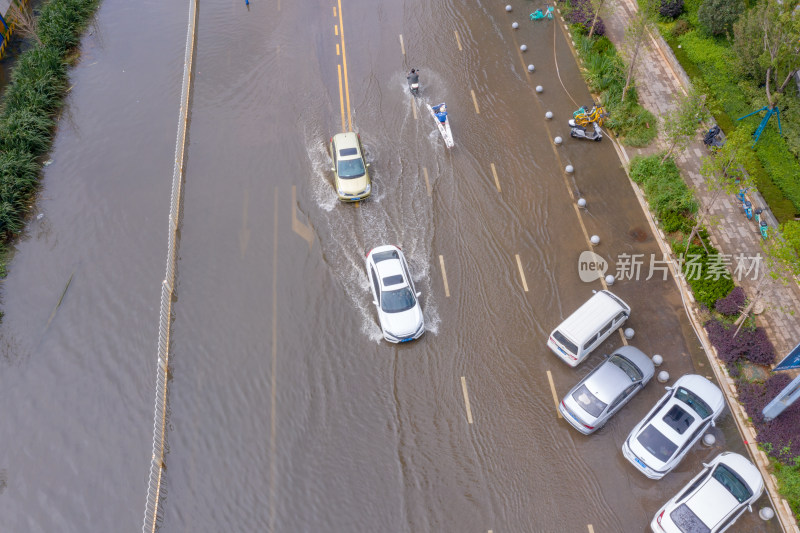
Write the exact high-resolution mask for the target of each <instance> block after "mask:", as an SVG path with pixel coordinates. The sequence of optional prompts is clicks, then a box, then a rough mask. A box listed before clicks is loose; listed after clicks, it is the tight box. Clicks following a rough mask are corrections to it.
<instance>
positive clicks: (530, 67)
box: [528, 65, 536, 72]
mask: <svg viewBox="0 0 800 533" xmlns="http://www.w3.org/2000/svg"><path fill="white" fill-rule="evenodd" d="M534 70H536V67H534V66H533V65H528V72H533V71H534Z"/></svg>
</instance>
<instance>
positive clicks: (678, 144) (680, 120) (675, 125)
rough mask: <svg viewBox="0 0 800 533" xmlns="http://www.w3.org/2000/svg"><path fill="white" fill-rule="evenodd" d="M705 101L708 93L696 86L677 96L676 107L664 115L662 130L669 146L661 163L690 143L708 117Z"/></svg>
mask: <svg viewBox="0 0 800 533" xmlns="http://www.w3.org/2000/svg"><path fill="white" fill-rule="evenodd" d="M705 102H706V95H704V94H702V93H701V92H699V91H698V90H697V89H695V88H694V86H690V87H689V90H688V91H686V94H683V93H681V94H678V95H677V96H676V97H675V103H676V106H675V109H673V110H672V111H670V112H668V113H667V114H666V116H665V117H664V125H663V128H662V131H663V132H664V140H665V141H666V143H667V147H668V148H667V151H666V153H665V154H664V157H663V158H662V159H661V164H664V162H665V161H666V160H667V159H668V158H669V157H670V156H671V155H672V154H673V152H675V150H683V149H684V148H686V147H687V146H688V145H689V140H690V139H691V138H692V137H694V134H695V133H696V132H697V126H698V124H700V123H701V122H702V121H704V120H706V118H708V111H707V110H706V108H705Z"/></svg>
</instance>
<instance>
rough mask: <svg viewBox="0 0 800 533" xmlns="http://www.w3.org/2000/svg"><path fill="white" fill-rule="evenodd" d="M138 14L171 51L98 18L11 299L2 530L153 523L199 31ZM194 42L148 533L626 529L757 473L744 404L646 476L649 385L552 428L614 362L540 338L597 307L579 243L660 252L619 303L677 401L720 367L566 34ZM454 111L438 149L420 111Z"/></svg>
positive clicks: (311, 33) (213, 18)
mask: <svg viewBox="0 0 800 533" xmlns="http://www.w3.org/2000/svg"><path fill="white" fill-rule="evenodd" d="M147 8H148V9H150V11H149V12H148V13H149V15H148V17H147V18H148V20H150V17H152V16H153V15H152V14H153V13H154V12H156V11H158V12H159V13H160V16H159V17H157V18H156V20H155V21H152V24H153V25H155V26H157V29H156V30H154V29H153V26H148V28H149V29H148V34H149V33H150V32H151V31H153V32H154V34H155V35H157V37H156V38H155V39H154V40H153V41H151V42H146V41H145V42H140V41H137V43H138V44H137V45H135V46H134V45H131V42H132V37H130V36H131V34H132V33H134V31H135V29H136V24H133V23H132V22H131V20H129V18H130V17H135V16H143V15H142V13H140V12H139V10H138V9H135V10H134V8H132V7H130V6H129V5H128V4H122V3H119V2H114V1H113V0H107V1H106V3H104V5H103V8H102V9H101V11H100V14H99V15H98V27H99V28H100V32H99V33H100V36H101V37H102V38H98V37H97V36H96V35H95V36H94V37H92V38H89V42H90V43H92V44H90V45H89V46H86V45H85V46H84V58H83V60H82V62H81V64H80V65H79V66H78V68H77V69H76V70H75V71H74V73H73V79H74V80H76V84H75V89H74V90H73V92H72V95H73V96H72V100H71V101H70V103H69V104H70V105H69V107H68V113H67V118H65V119H62V126H61V130H60V132H59V137H58V141H57V143H56V146H55V148H54V152H53V161H54V163H53V165H52V166H51V167H48V170H47V174H46V180H45V188H44V191H43V194H42V199H41V200H40V202H39V206H40V208H41V209H42V210H43V211H44V212H45V214H46V216H45V218H44V219H43V222H38V223H33V225H32V226H31V230H30V233H29V236H28V238H27V239H25V240H23V242H21V243H20V247H19V249H20V251H19V253H18V256H17V258H16V259H15V261H14V262H13V263H12V265H11V271H10V275H9V278H8V280H7V281H6V283H5V285H4V293H3V297H4V305H5V308H6V309H7V315H6V317H5V320H4V322H3V324H2V334H3V342H4V344H3V347H2V348H3V354H4V355H5V358H4V359H3V361H4V371H3V372H2V373H0V376H2V377H0V379H2V380H3V385H4V387H3V388H2V390H3V395H4V400H5V404H6V406H7V409H6V412H7V416H6V417H4V418H3V419H2V422H0V424H1V425H0V427H2V429H3V430H4V431H3V434H4V435H6V436H7V437H6V439H5V446H4V448H3V451H2V452H0V461H2V462H1V463H0V473H1V474H2V475H3V476H4V478H5V479H4V482H5V483H4V484H3V485H2V486H3V489H2V493H0V530H3V531H6V530H8V531H56V530H58V531H87V530H89V531H94V530H97V531H122V530H125V531H127V530H134V529H136V528H138V527H140V524H141V512H142V509H143V507H144V496H145V489H146V481H147V467H148V465H149V460H150V437H151V435H152V433H151V431H152V425H151V424H152V395H153V393H154V389H153V386H154V384H153V378H154V376H155V346H156V332H157V320H158V296H159V284H160V281H161V277H162V276H163V252H164V250H165V243H166V226H167V212H168V202H169V186H170V183H169V179H170V175H171V169H172V159H171V157H172V149H173V146H174V144H173V143H174V134H175V131H174V127H175V124H174V123H175V117H176V116H177V107H178V100H179V96H180V95H179V92H180V88H179V87H180V76H181V70H180V68H181V65H182V59H183V39H184V37H185V26H182V24H183V25H185V15H186V11H185V10H183V6H177V5H167V4H164V3H153V2H149V3H148V4H147ZM515 8H516V9H517V10H518V11H519V10H524V9H527V8H528V4H527V3H525V4H520V5H519V6H515ZM145 11H146V10H145ZM517 17H518V19H519V22H520V24H522V28H521V30H520V31H519V32H517V33H512V32H513V30H511V22H512V20H514V19H515V18H517ZM139 22H140V23H143V21H141V20H140V21H139ZM148 24H150V22H148ZM197 32H198V33H197V34H198V42H197V48H196V52H195V82H194V83H195V85H194V88H193V93H192V102H191V115H190V126H189V145H188V148H187V165H186V170H185V186H184V191H185V192H184V212H183V218H182V221H181V228H180V242H179V257H180V259H179V264H178V273H177V284H176V287H177V289H176V294H177V300H176V302H175V303H174V305H173V310H174V323H173V332H172V337H171V341H172V355H171V359H170V361H171V363H172V364H171V381H170V389H169V413H168V417H169V424H168V435H167V442H168V450H169V451H168V453H167V455H166V460H165V462H166V467H167V468H166V471H165V478H164V494H165V496H164V498H163V500H162V502H161V513H162V520H161V522H160V526H159V531H164V532H177V531H192V532H197V531H209V532H216V531H241V532H251V531H269V532H278V531H308V532H323V531H326V532H327V531H331V532H334V531H335V532H352V531H364V532H375V531H387V532H388V531H447V532H450V531H452V532H467V531H475V532H485V531H493V532H501V531H532V532H584V531H589V532H596V533H604V532H608V533H612V532H613V533H618V532H636V533H638V532H642V531H645V530H646V529H647V524H649V521H650V519H651V518H652V515H653V513H654V512H655V510H656V509H658V507H659V506H660V505H661V504H662V503H663V502H664V501H665V500H666V499H667V498H669V497H670V496H671V495H672V494H674V493H675V492H676V491H677V490H678V489H679V488H680V487H681V486H682V485H683V484H684V483H686V482H687V481H688V480H689V479H690V478H691V477H692V476H693V475H694V473H695V472H697V471H698V470H699V469H700V468H701V462H703V461H708V460H710V459H711V458H712V457H714V456H715V455H716V454H717V453H719V452H720V451H723V450H726V449H732V450H735V451H739V452H740V453H743V449H744V448H743V446H742V445H741V443H740V441H739V438H740V437H739V436H738V434H737V433H736V429H735V426H734V424H733V421H732V420H731V417H730V416H729V415H728V414H727V413H726V414H725V415H723V417H722V419H721V420H720V421H719V423H718V425H717V427H716V428H715V429H714V434H715V436H716V437H717V444H716V445H715V446H714V447H712V448H710V449H709V448H704V447H700V446H698V447H697V448H696V449H695V450H693V451H692V452H690V453H689V455H688V456H687V457H686V458H685V459H684V461H683V462H682V463H681V464H680V465H679V467H678V468H676V470H675V471H674V472H673V473H672V474H670V475H669V476H667V477H666V478H664V479H663V480H661V481H658V482H654V481H650V480H648V479H646V478H645V477H643V476H642V475H641V474H639V473H638V472H636V471H634V469H633V468H632V467H631V466H630V464H629V463H628V462H627V461H625V460H624V459H623V457H622V454H621V452H620V446H621V444H622V442H623V440H624V439H625V437H626V436H627V433H628V431H629V430H630V429H631V428H632V427H633V426H634V425H635V424H636V422H637V421H638V420H639V419H640V417H642V416H643V415H644V414H645V413H646V412H647V411H648V410H649V409H650V407H651V406H652V405H653V403H654V402H655V401H656V399H657V398H659V397H660V396H661V395H662V394H663V388H662V386H661V385H659V384H658V383H656V382H655V381H654V382H653V383H651V384H649V385H648V386H647V388H646V389H645V390H644V391H643V392H642V393H641V394H640V395H639V396H638V397H636V398H635V399H634V400H633V401H632V402H631V403H630V404H629V405H628V406H626V407H625V408H624V409H623V410H622V411H621V412H620V413H619V414H618V415H616V416H615V418H613V419H612V420H611V422H610V423H609V424H608V425H607V426H606V427H605V428H603V429H601V430H600V431H599V432H598V433H597V434H595V435H592V436H590V437H585V436H583V435H580V434H578V433H577V432H576V431H575V430H573V429H572V428H570V427H569V426H568V424H567V423H566V422H565V421H564V420H561V419H560V418H559V416H558V414H557V411H556V407H555V401H554V399H555V398H559V397H560V396H561V395H563V394H564V393H565V392H566V391H567V390H568V389H569V388H570V387H571V386H572V385H573V384H574V383H575V382H577V381H578V380H579V379H580V378H581V377H582V376H584V375H585V374H586V373H588V372H589V371H590V370H591V369H592V368H594V367H595V366H596V365H597V364H599V363H600V362H601V361H602V357H601V355H600V354H601V353H609V352H610V351H611V350H613V349H614V348H616V347H618V346H620V345H622V343H623V339H622V336H621V335H619V334H617V333H615V334H614V335H612V336H611V337H610V338H609V339H608V341H607V342H606V343H605V344H604V345H603V346H602V347H601V348H599V349H598V350H597V351H596V353H595V354H593V355H592V356H591V357H590V358H589V359H588V360H587V362H585V363H583V364H582V365H581V366H580V367H578V368H577V369H571V368H569V367H567V366H566V365H565V364H563V363H561V362H560V361H559V360H558V359H557V358H556V357H555V356H554V355H553V354H552V353H550V352H549V351H548V350H547V348H546V347H545V342H546V339H547V335H548V334H549V333H550V331H551V330H552V329H553V328H554V327H555V326H556V325H558V323H559V322H560V321H561V320H563V318H565V317H566V316H567V315H569V314H570V313H571V312H572V311H573V310H574V309H575V308H577V307H578V306H579V305H580V304H581V303H583V302H584V301H585V300H586V299H587V298H589V297H590V296H591V294H592V291H593V290H600V289H602V288H603V287H602V285H601V282H600V281H594V282H591V283H584V282H582V281H581V280H580V279H579V277H578V268H577V267H578V265H577V264H578V257H579V255H580V253H581V252H582V251H584V250H587V249H590V244H589V242H588V238H589V236H591V235H599V236H600V237H601V244H600V245H599V246H598V247H596V248H595V251H596V252H597V253H598V254H600V255H601V256H603V257H604V258H605V259H606V260H608V261H609V262H610V264H611V265H612V267H611V268H612V271H613V268H614V267H613V265H614V264H615V262H616V261H617V258H618V256H619V255H620V254H644V255H645V257H646V258H648V261H647V262H646V264H645V266H644V267H643V273H642V274H643V275H642V276H641V280H639V281H634V280H620V281H618V282H617V283H616V284H615V285H614V286H613V288H612V290H613V291H614V292H615V293H616V294H617V295H619V296H620V297H621V298H623V299H624V300H625V301H627V302H628V303H629V304H630V305H631V307H632V309H633V312H632V317H631V319H630V320H629V322H628V323H627V324H626V326H630V327H633V328H634V329H635V330H636V336H635V337H634V339H633V340H632V341H630V342H631V344H632V345H634V346H637V347H639V348H640V349H642V350H643V351H644V352H646V353H648V354H651V355H652V354H655V353H660V354H662V355H663V356H664V357H665V359H666V368H667V369H668V370H669V371H670V372H671V374H672V376H673V379H675V378H677V377H678V376H680V375H681V374H683V373H687V372H697V373H700V374H702V375H710V374H711V372H710V369H709V368H707V363H706V364H703V356H702V354H701V352H700V351H699V350H700V349H699V343H698V342H697V340H696V338H695V337H694V333H693V332H692V329H691V326H690V325H689V323H688V321H687V320H686V318H685V316H684V312H683V307H682V304H681V301H680V296H679V294H678V292H677V290H676V288H675V285H674V283H673V281H672V280H671V279H666V280H665V279H663V278H662V276H661V274H660V272H657V273H656V275H655V276H653V278H652V279H650V280H649V281H645V280H644V278H645V277H647V274H648V272H647V267H648V265H649V258H650V255H651V254H654V255H655V256H656V258H657V259H661V257H660V252H659V248H658V246H657V244H656V243H655V241H654V239H653V237H652V235H651V232H650V227H649V225H648V223H647V220H646V218H645V216H644V215H643V213H642V212H641V209H640V207H639V204H638V201H637V200H636V197H635V195H634V193H633V191H632V189H631V186H630V184H629V182H628V180H627V177H626V176H625V173H624V171H623V170H622V168H621V165H620V161H619V158H618V156H617V154H616V152H615V150H614V148H613V146H612V144H611V143H610V142H608V140H606V141H604V142H602V143H590V142H581V141H576V140H573V139H569V137H568V133H569V131H568V127H567V125H566V119H567V118H569V117H570V116H571V112H572V111H573V110H574V109H575V108H576V107H577V106H576V103H575V102H573V101H571V98H574V99H575V100H576V102H578V103H588V102H589V101H590V95H589V94H588V92H587V90H586V88H585V84H584V83H583V81H582V80H581V78H580V74H579V72H578V69H577V66H576V64H575V60H574V58H573V56H572V54H571V52H570V50H569V48H568V46H567V41H566V39H565V37H564V35H563V33H562V29H561V28H560V26H558V25H556V24H554V22H540V23H536V24H534V23H532V22H530V21H528V20H527V14H526V13H523V12H520V13H516V16H515V17H511V16H510V15H509V14H507V13H505V12H504V10H503V6H502V5H500V4H497V5H495V4H493V3H489V2H465V1H463V0H442V1H439V2H436V3H434V4H431V3H426V2H422V1H421V0H409V1H406V2H399V3H398V2H389V1H385V0H380V1H377V2H376V1H374V0H352V1H351V0H346V1H344V0H342V1H340V0H336V1H330V0H327V1H325V2H316V1H315V2H286V1H282V0H276V1H275V2H262V1H258V0H253V1H252V2H251V3H250V7H249V10H248V9H247V8H246V7H245V6H244V5H243V3H241V4H240V3H239V2H230V3H228V4H227V5H224V6H221V5H206V4H201V5H200V9H199V16H198V27H197ZM127 39H131V40H127ZM121 42H125V44H124V45H122V44H120V43H121ZM521 44H526V45H527V46H528V52H526V53H525V55H524V56H523V55H522V54H520V53H519V52H518V51H517V50H518V49H519V46H520V45H521ZM95 55H96V57H94V56H95ZM93 61H95V62H96V63H92V62H93ZM528 63H535V64H536V71H535V73H534V74H532V75H531V74H528V73H527V71H526V65H527V64H528ZM411 67H417V68H420V69H421V81H422V88H421V92H420V96H419V97H418V98H413V97H411V96H410V95H409V93H408V90H407V86H406V80H405V74H406V72H407V71H408V70H409V69H410V68H411ZM92 69H98V70H97V71H100V72H102V75H103V79H104V80H105V81H104V82H103V83H101V82H100V80H99V79H97V78H96V77H94V76H93V72H96V71H93V70H92ZM100 69H102V70H100ZM123 69H128V70H127V71H126V72H125V73H124V74H120V73H118V72H117V71H118V70H123ZM130 69H133V72H134V74H133V75H131V76H126V75H127V74H130V72H131V70H130ZM146 71H149V73H147V74H146V73H145V72H146ZM559 75H560V78H561V80H562V81H563V84H564V86H565V87H566V88H567V89H568V91H569V94H567V93H566V92H565V90H564V89H563V88H562V86H561V84H560V83H559V79H558V76H559ZM104 84H105V85H104ZM109 85H113V87H111V88H112V89H113V90H109ZM536 85H542V86H543V87H544V92H543V93H541V94H537V93H536V92H535V90H534V87H535V86H536ZM441 101H446V102H447V104H448V110H449V112H450V115H449V116H450V122H451V125H452V129H453V135H454V137H455V143H456V146H455V147H454V148H453V149H451V150H447V149H446V148H445V147H444V144H443V141H442V139H441V137H440V135H439V133H438V130H437V129H436V126H435V124H434V123H433V119H432V118H431V117H430V115H429V114H428V111H427V108H426V107H425V104H436V103H439V102H441ZM547 110H550V111H552V112H553V113H554V115H555V118H554V120H552V121H547V120H546V119H545V118H544V114H545V111H547ZM348 130H354V131H357V132H358V133H359V134H360V136H361V139H362V141H363V143H364V146H365V149H366V152H367V156H368V160H369V162H370V163H371V166H370V174H371V176H372V178H373V185H374V192H373V195H372V197H371V198H369V199H368V200H367V201H364V202H361V203H359V204H352V205H345V204H341V203H339V202H338V200H337V199H336V193H335V191H334V190H333V188H332V173H331V172H330V166H331V161H330V157H329V155H328V140H329V139H330V137H331V136H332V135H333V134H335V133H337V132H339V131H348ZM556 135H559V136H562V137H564V139H565V141H564V144H563V145H561V146H558V147H556V146H554V145H553V143H552V139H553V137H554V136H556ZM568 164H569V165H573V166H574V167H575V172H574V174H567V173H565V172H564V168H565V166H566V165H568ZM578 197H583V198H586V199H587V201H588V208H587V209H586V210H578V209H577V208H575V200H576V199H577V198H578ZM385 243H392V244H396V245H399V246H400V247H402V249H403V251H404V252H405V254H406V256H407V258H408V260H409V263H410V268H411V271H412V274H413V276H414V279H415V283H416V284H417V289H418V290H420V291H422V293H423V296H422V299H421V300H422V306H423V309H424V313H425V320H426V325H427V331H426V334H425V335H424V336H423V337H422V338H421V339H419V340H418V341H415V342H412V343H408V344H402V345H392V344H389V343H387V342H385V341H383V340H382V339H381V332H380V328H379V326H378V324H377V321H376V314H375V311H374V309H373V306H372V303H371V295H370V292H369V287H368V284H367V278H366V274H365V272H364V255H365V253H366V252H367V251H368V250H369V249H371V248H372V247H374V246H377V245H380V244H385ZM70 257H71V258H72V259H69V258H70ZM73 272H74V276H73V278H72V282H71V284H70V287H69V289H68V292H67V293H66V294H65V296H64V299H63V303H62V305H61V307H60V308H59V309H58V310H57V312H56V313H55V314H53V315H52V317H51V313H52V310H53V307H54V306H55V304H56V302H57V301H58V297H59V295H60V294H61V292H62V289H63V286H64V284H65V283H66V282H67V280H68V279H69V278H70V276H71V275H72V274H73ZM693 361H697V363H696V365H697V366H695V365H694V364H693ZM759 503H760V504H761V503H762V502H759ZM759 507H760V505H759ZM737 528H738V529H737V530H741V531H777V529H776V524H775V522H774V521H773V522H772V523H770V524H764V523H762V522H761V521H760V520H758V518H757V516H755V515H748V516H745V517H743V518H742V519H741V520H740V522H739V523H738V524H737Z"/></svg>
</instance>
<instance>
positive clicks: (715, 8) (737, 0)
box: [697, 0, 745, 35]
mask: <svg viewBox="0 0 800 533" xmlns="http://www.w3.org/2000/svg"><path fill="white" fill-rule="evenodd" d="M744 9H745V6H744V2H742V1H741V0H705V2H703V4H702V5H701V6H700V8H699V9H698V10H697V18H698V20H699V21H700V24H701V25H702V26H703V27H704V28H705V29H706V30H707V31H708V32H709V33H711V34H713V35H724V34H730V33H731V32H732V31H733V23H734V22H736V21H737V20H738V19H739V16H740V15H741V14H742V13H743V12H744Z"/></svg>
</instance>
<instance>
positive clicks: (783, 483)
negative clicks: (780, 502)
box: [772, 458, 800, 520]
mask: <svg viewBox="0 0 800 533" xmlns="http://www.w3.org/2000/svg"><path fill="white" fill-rule="evenodd" d="M772 467H773V468H774V470H775V477H776V478H777V479H778V490H780V493H781V495H782V496H783V497H784V498H786V500H787V501H788V502H789V505H790V506H791V508H792V512H793V513H794V517H795V518H796V519H797V520H800V465H798V464H797V458H795V464H794V465H786V464H783V463H781V462H778V461H775V460H773V461H772Z"/></svg>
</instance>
